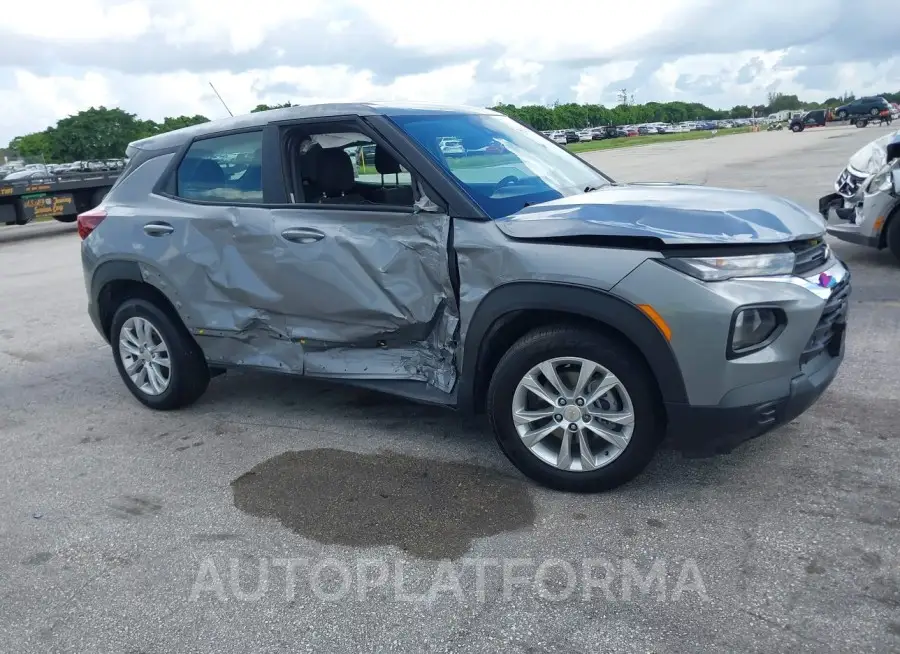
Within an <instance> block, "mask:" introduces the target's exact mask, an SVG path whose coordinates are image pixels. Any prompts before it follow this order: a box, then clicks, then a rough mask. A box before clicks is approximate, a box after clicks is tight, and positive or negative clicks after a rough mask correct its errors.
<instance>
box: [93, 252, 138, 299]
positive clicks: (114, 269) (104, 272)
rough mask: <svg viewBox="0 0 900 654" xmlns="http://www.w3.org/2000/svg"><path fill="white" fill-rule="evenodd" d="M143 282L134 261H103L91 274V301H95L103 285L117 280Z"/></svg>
mask: <svg viewBox="0 0 900 654" xmlns="http://www.w3.org/2000/svg"><path fill="white" fill-rule="evenodd" d="M126 280H128V281H135V282H143V281H144V276H143V275H142V274H141V267H140V265H138V263H137V262H136V261H119V260H116V261H105V262H103V263H101V264H100V265H99V266H97V269H96V270H95V271H94V274H93V275H92V276H91V301H92V302H93V303H95V304H96V303H97V301H98V300H99V299H100V293H101V291H103V287H104V286H106V285H107V284H109V283H110V282H118V281H126Z"/></svg>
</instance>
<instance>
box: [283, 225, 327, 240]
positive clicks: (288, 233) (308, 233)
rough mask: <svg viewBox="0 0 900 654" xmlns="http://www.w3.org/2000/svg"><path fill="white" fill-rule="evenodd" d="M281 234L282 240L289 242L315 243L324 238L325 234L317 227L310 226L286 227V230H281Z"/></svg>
mask: <svg viewBox="0 0 900 654" xmlns="http://www.w3.org/2000/svg"><path fill="white" fill-rule="evenodd" d="M281 236H282V237H284V240H286V241H290V242H291V243H304V244H305V243H315V242H316V241H321V240H322V239H323V238H325V234H324V233H323V232H320V231H319V230H318V229H312V228H310V227H288V228H287V229H286V230H284V231H283V232H281Z"/></svg>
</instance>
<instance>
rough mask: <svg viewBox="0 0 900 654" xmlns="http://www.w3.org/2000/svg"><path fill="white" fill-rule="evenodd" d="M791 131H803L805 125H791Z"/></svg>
mask: <svg viewBox="0 0 900 654" xmlns="http://www.w3.org/2000/svg"><path fill="white" fill-rule="evenodd" d="M791 131H792V132H795V133H796V132H802V131H803V125H794V126H792V127H791Z"/></svg>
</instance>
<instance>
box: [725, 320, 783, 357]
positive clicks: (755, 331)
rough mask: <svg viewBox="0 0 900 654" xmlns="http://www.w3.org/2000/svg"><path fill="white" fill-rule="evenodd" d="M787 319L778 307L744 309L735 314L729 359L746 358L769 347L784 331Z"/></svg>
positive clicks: (729, 341) (730, 337)
mask: <svg viewBox="0 0 900 654" xmlns="http://www.w3.org/2000/svg"><path fill="white" fill-rule="evenodd" d="M786 323H787V319H786V316H785V313H784V311H782V310H781V309H780V308H778V307H743V308H741V309H738V310H737V311H735V313H734V317H733V318H732V320H731V333H730V334H729V336H728V353H727V354H728V358H729V359H734V358H737V357H742V356H746V355H748V354H752V353H753V352H758V351H759V350H761V349H763V348H765V347H767V346H768V345H769V344H771V343H772V341H774V340H775V339H776V338H777V337H778V335H779V334H780V333H781V330H782V329H784V326H785V324H786Z"/></svg>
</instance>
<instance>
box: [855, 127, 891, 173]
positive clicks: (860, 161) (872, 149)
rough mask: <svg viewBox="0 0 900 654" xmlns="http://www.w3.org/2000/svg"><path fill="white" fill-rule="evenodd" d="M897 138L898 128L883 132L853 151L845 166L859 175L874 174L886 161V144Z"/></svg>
mask: <svg viewBox="0 0 900 654" xmlns="http://www.w3.org/2000/svg"><path fill="white" fill-rule="evenodd" d="M897 138H900V130H897V131H896V132H891V133H890V134H885V135H884V136H882V137H880V138H877V139H875V140H874V141H872V142H870V143H866V144H865V145H864V146H862V147H861V148H860V149H859V150H857V151H856V152H854V153H853V156H852V157H850V161H849V162H848V164H847V166H848V167H849V168H850V169H851V171H852V172H854V173H855V174H857V175H859V176H861V177H866V176H868V175H874V174H875V173H877V172H878V171H879V170H880V169H881V167H882V166H884V164H885V163H886V162H887V146H888V144H890V143H891V142H892V141H894V140H895V139H897Z"/></svg>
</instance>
